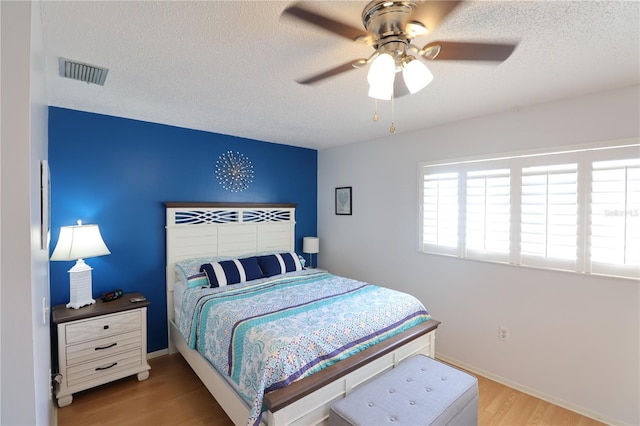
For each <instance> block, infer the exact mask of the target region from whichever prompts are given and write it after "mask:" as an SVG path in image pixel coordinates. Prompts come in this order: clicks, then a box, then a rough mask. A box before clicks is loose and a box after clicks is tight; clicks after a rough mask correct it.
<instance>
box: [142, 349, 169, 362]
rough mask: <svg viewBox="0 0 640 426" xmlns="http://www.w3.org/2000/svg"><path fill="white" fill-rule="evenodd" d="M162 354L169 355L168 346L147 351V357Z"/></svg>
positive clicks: (156, 356) (155, 356)
mask: <svg viewBox="0 0 640 426" xmlns="http://www.w3.org/2000/svg"><path fill="white" fill-rule="evenodd" d="M164 355H169V348H167V349H160V350H159V351H155V352H149V353H147V359H153V358H158V357H161V356H164Z"/></svg>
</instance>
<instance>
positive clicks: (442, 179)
mask: <svg viewBox="0 0 640 426" xmlns="http://www.w3.org/2000/svg"><path fill="white" fill-rule="evenodd" d="M423 194H424V203H423V207H424V208H423V221H422V223H423V231H424V233H423V240H424V241H425V242H426V243H428V244H434V245H437V246H440V247H443V248H444V247H446V248H448V249H455V248H457V247H458V173H443V174H432V175H429V176H425V178H424V187H423Z"/></svg>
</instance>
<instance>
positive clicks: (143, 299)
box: [129, 296, 147, 303]
mask: <svg viewBox="0 0 640 426" xmlns="http://www.w3.org/2000/svg"><path fill="white" fill-rule="evenodd" d="M145 300H147V298H146V297H144V296H142V297H132V298H131V299H129V301H130V302H131V303H136V302H144V301H145Z"/></svg>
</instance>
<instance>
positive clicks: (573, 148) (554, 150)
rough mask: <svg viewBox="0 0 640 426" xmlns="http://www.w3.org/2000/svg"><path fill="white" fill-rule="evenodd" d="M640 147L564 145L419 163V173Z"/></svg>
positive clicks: (638, 142) (618, 142)
mask: <svg viewBox="0 0 640 426" xmlns="http://www.w3.org/2000/svg"><path fill="white" fill-rule="evenodd" d="M632 146H640V138H627V139H614V140H610V141H597V142H587V143H582V144H576V145H563V146H555V147H548V148H538V149H532V150H522V151H511V152H504V153H500V154H486V155H475V156H472V157H458V158H451V159H447V160H433V161H421V162H419V163H418V172H419V173H420V174H421V173H422V170H421V169H422V168H423V167H432V166H451V165H453V164H458V163H476V162H482V161H499V160H508V159H511V158H515V157H535V156H539V155H554V154H568V153H572V152H578V151H587V150H593V151H596V150H600V149H610V148H624V147H632Z"/></svg>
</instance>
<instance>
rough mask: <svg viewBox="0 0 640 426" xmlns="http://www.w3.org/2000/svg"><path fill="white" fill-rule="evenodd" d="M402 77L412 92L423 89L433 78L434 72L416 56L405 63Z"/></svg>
mask: <svg viewBox="0 0 640 426" xmlns="http://www.w3.org/2000/svg"><path fill="white" fill-rule="evenodd" d="M402 77H403V78H404V83H405V84H406V85H407V89H409V93H411V94H414V93H417V92H419V91H421V90H422V89H424V88H425V87H426V86H427V84H429V83H431V80H433V74H431V71H429V68H427V66H426V65H425V64H424V63H422V62H421V61H418V60H417V59H415V58H414V59H413V60H411V61H409V62H407V63H406V64H405V65H404V67H403V68H402Z"/></svg>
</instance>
